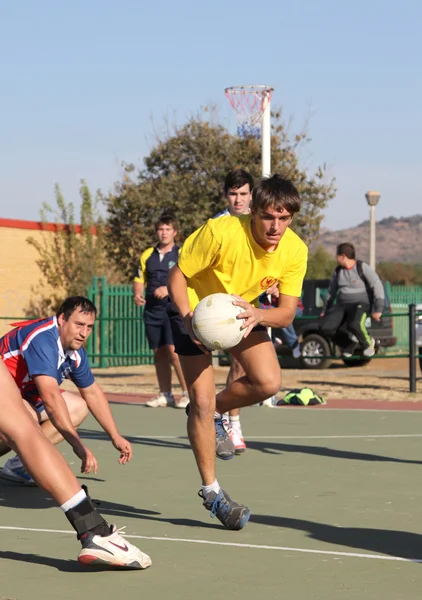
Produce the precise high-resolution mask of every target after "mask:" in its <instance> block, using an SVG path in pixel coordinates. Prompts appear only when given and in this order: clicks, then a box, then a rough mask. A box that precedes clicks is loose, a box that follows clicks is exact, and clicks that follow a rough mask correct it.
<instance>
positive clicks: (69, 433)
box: [33, 375, 98, 473]
mask: <svg viewBox="0 0 422 600" xmlns="http://www.w3.org/2000/svg"><path fill="white" fill-rule="evenodd" d="M33 380H34V383H35V385H36V386H37V389H38V392H39V395H40V397H41V399H42V401H43V403H44V407H45V410H46V412H47V415H48V417H49V418H50V420H51V422H52V423H53V425H54V427H55V428H56V429H57V431H58V432H59V433H61V434H62V436H63V437H64V439H65V440H66V441H67V442H68V444H70V446H71V447H72V449H73V451H74V452H75V454H76V455H77V456H78V457H79V458H80V459H81V460H82V472H83V473H89V472H90V471H92V470H93V471H94V472H95V473H96V472H97V467H98V465H97V460H96V458H95V456H94V455H93V454H92V452H91V451H90V450H88V448H86V446H84V445H83V444H82V442H81V439H80V437H79V435H78V432H77V431H76V429H75V427H74V426H73V423H72V420H71V418H70V414H69V410H68V408H67V405H66V402H65V401H64V399H63V396H62V395H61V393H60V389H59V386H58V384H57V381H56V380H55V379H54V377H50V376H49V375H34V376H33Z"/></svg>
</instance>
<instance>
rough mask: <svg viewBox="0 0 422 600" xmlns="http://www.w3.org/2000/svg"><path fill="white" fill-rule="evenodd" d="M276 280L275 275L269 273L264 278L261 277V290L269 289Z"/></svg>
mask: <svg viewBox="0 0 422 600" xmlns="http://www.w3.org/2000/svg"><path fill="white" fill-rule="evenodd" d="M276 281H277V279H276V278H275V277H270V276H269V275H268V276H267V277H264V279H261V282H260V284H259V285H260V286H261V290H267V289H268V288H269V287H271V286H272V285H274V284H275V282H276Z"/></svg>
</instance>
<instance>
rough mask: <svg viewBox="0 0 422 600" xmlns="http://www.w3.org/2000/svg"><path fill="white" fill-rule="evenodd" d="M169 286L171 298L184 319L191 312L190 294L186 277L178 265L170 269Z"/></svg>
mask: <svg viewBox="0 0 422 600" xmlns="http://www.w3.org/2000/svg"><path fill="white" fill-rule="evenodd" d="M167 288H168V291H169V294H170V298H171V299H172V301H173V304H174V305H175V307H176V308H177V310H178V311H179V314H180V315H181V317H182V318H183V319H184V318H185V317H186V316H187V315H189V314H190V313H191V310H190V304H189V296H188V284H187V281H186V277H185V276H184V274H183V273H182V271H181V270H180V268H179V266H178V265H174V267H172V268H171V269H170V271H169V274H168V279H167Z"/></svg>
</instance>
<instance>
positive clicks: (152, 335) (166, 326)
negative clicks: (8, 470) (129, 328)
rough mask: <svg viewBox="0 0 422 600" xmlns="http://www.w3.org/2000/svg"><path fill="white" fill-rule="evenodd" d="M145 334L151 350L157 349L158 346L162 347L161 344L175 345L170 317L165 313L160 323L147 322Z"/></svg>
mask: <svg viewBox="0 0 422 600" xmlns="http://www.w3.org/2000/svg"><path fill="white" fill-rule="evenodd" d="M145 334H146V336H147V340H148V344H149V347H150V348H151V350H157V348H161V346H172V345H173V335H172V332H171V327H170V319H169V318H168V316H167V314H164V315H163V318H162V319H161V322H160V323H157V324H154V325H149V324H147V323H145Z"/></svg>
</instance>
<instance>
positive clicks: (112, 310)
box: [0, 277, 422, 368]
mask: <svg viewBox="0 0 422 600" xmlns="http://www.w3.org/2000/svg"><path fill="white" fill-rule="evenodd" d="M387 291H388V294H389V297H390V301H391V308H392V313H394V314H397V313H401V314H400V315H397V316H396V317H394V318H393V328H394V335H395V337H396V338H397V345H396V346H394V347H393V348H391V349H390V350H391V352H392V353H393V354H396V353H400V352H402V353H403V354H406V353H408V351H409V320H408V317H407V313H408V305H409V304H421V303H422V286H387ZM87 296H88V298H89V299H90V300H92V302H94V304H95V305H96V307H97V309H98V318H97V320H96V322H95V325H94V329H93V332H92V335H91V336H90V337H89V339H88V343H87V351H88V355H89V358H90V363H91V365H92V366H93V367H100V368H105V367H112V366H127V365H138V364H152V363H153V353H152V352H151V350H150V349H149V347H148V342H147V339H146V336H145V329H144V324H143V320H142V313H143V309H142V308H140V307H138V306H136V305H135V304H134V302H133V294H132V286H131V285H108V283H107V280H106V277H94V279H93V281H92V285H91V286H90V287H89V288H88V290H87ZM24 318H25V317H0V320H7V321H8V322H9V321H10V322H13V321H17V320H20V319H24Z"/></svg>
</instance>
